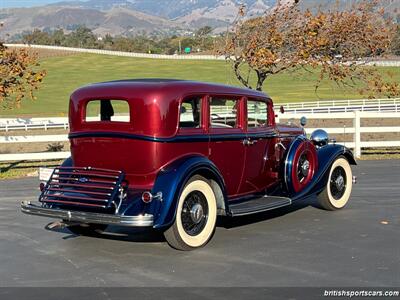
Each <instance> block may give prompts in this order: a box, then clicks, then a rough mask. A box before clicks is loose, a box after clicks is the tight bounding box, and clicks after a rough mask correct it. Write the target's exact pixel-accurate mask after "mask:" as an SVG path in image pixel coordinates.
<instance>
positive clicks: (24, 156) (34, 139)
mask: <svg viewBox="0 0 400 300" xmlns="http://www.w3.org/2000/svg"><path fill="white" fill-rule="evenodd" d="M301 116H302V114H293V113H285V114H284V115H280V116H279V118H280V119H285V120H288V119H292V118H293V119H299V118H300V117H301ZM304 116H306V117H307V118H308V119H323V120H326V119H351V120H352V121H353V126H352V127H334V128H324V129H325V130H326V131H327V132H328V133H329V134H333V137H334V136H335V135H337V136H339V135H342V134H343V135H345V134H352V135H353V138H352V139H351V140H349V141H345V142H343V144H345V145H346V146H347V147H349V148H352V149H354V153H355V155H356V157H360V156H361V149H362V148H378V147H385V148H387V147H400V140H398V141H362V140H361V133H393V132H394V133H400V126H378V127H372V126H371V127H365V126H363V127H362V126H361V119H383V118H384V119H388V118H394V119H399V118H400V112H397V113H371V112H360V111H355V112H347V113H330V114H329V113H327V114H322V113H321V114H312V113H310V114H304ZM305 129H306V132H307V134H311V132H312V131H314V130H315V129H316V128H308V127H306V128H305ZM64 141H68V136H67V135H40V136H38V135H36V136H35V135H31V136H0V144H13V143H38V142H64ZM69 155H70V153H69V152H43V153H19V154H0V161H18V160H46V159H63V158H66V157H68V156H69Z"/></svg>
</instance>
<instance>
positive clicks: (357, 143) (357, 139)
mask: <svg viewBox="0 0 400 300" xmlns="http://www.w3.org/2000/svg"><path fill="white" fill-rule="evenodd" d="M360 115H361V113H360V111H358V110H355V111H354V119H353V127H354V154H355V156H356V157H357V158H359V157H360V156H361V130H360V129H361V118H360Z"/></svg>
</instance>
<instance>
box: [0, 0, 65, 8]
mask: <svg viewBox="0 0 400 300" xmlns="http://www.w3.org/2000/svg"><path fill="white" fill-rule="evenodd" d="M60 1H62V0H0V8H6V7H32V6H40V5H45V4H49V3H56V2H60ZM66 1H71V0H66Z"/></svg>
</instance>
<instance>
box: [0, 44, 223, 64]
mask: <svg viewBox="0 0 400 300" xmlns="http://www.w3.org/2000/svg"><path fill="white" fill-rule="evenodd" d="M5 45H6V46H7V47H15V48H25V47H30V48H33V49H47V50H56V51H64V52H79V53H92V54H101V55H113V56H125V57H137V58H152V59H175V60H225V56H216V55H167V54H148V53H135V52H123V51H111V50H101V49H83V48H70V47H59V46H45V45H26V44H5Z"/></svg>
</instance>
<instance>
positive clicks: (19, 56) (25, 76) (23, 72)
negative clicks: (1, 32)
mask: <svg viewBox="0 0 400 300" xmlns="http://www.w3.org/2000/svg"><path fill="white" fill-rule="evenodd" d="M38 68H39V64H38V62H37V58H36V56H34V55H32V54H30V53H29V52H28V51H27V50H25V49H20V50H10V49H8V48H7V47H6V46H5V45H4V44H3V43H1V42H0V110H1V109H10V108H14V107H20V105H21V102H22V100H23V99H24V98H25V97H27V96H28V97H30V98H31V99H32V100H33V99H35V97H34V95H33V92H34V90H37V89H38V88H39V85H40V83H41V82H42V80H43V78H44V77H45V75H46V71H45V70H38Z"/></svg>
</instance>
